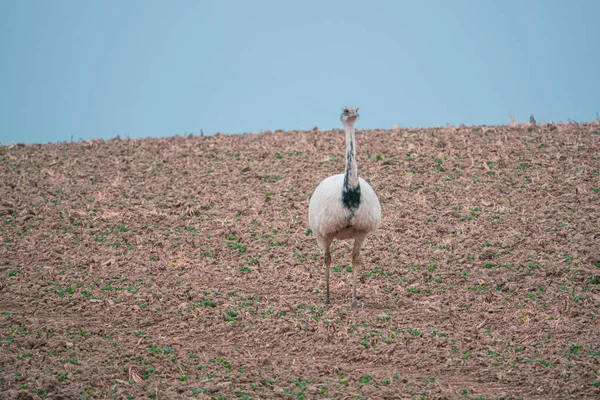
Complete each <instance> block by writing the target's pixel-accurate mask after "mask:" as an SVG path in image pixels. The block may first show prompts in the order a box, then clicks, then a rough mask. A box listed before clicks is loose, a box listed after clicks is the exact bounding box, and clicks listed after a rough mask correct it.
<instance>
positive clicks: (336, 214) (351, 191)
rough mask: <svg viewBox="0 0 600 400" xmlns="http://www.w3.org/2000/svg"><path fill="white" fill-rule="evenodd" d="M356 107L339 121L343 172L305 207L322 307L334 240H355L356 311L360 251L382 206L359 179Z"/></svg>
mask: <svg viewBox="0 0 600 400" xmlns="http://www.w3.org/2000/svg"><path fill="white" fill-rule="evenodd" d="M358 117H359V115H358V107H344V108H343V112H342V115H341V117H340V119H341V121H342V123H343V124H344V131H345V132H346V171H345V172H344V173H343V174H337V175H332V176H330V177H328V178H326V179H324V180H323V181H322V182H321V183H320V184H319V186H317V188H316V189H315V191H314V193H313V195H312V196H311V198H310V204H309V207H308V223H309V226H310V228H311V230H312V231H313V233H314V235H315V236H316V238H317V243H318V245H319V247H320V248H321V249H322V250H323V251H324V256H325V257H324V258H325V281H326V286H327V287H326V292H325V303H326V304H329V303H330V299H329V272H330V266H331V253H330V248H331V242H332V241H333V239H339V240H347V239H354V246H353V249H352V307H356V304H357V302H356V275H357V271H358V263H359V255H360V249H361V247H362V245H363V243H364V241H365V239H366V238H367V236H368V235H369V234H371V233H373V232H375V230H377V228H378V227H379V224H380V223H381V206H380V204H379V199H378V198H377V195H376V194H375V191H374V190H373V188H372V187H371V185H369V183H367V182H366V181H365V180H364V179H362V178H360V177H359V176H358V164H357V162H356V138H355V129H354V124H355V123H356V120H357V119H358Z"/></svg>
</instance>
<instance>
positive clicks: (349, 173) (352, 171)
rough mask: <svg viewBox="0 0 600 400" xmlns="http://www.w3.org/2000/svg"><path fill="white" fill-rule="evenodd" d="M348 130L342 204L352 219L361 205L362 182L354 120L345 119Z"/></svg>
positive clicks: (348, 216)
mask: <svg viewBox="0 0 600 400" xmlns="http://www.w3.org/2000/svg"><path fill="white" fill-rule="evenodd" d="M344 129H345V131H346V173H345V174H344V184H343V186H342V204H343V205H344V207H345V208H346V210H348V214H347V215H346V219H348V220H351V219H352V218H353V217H354V214H355V213H356V210H357V209H358V208H359V207H360V200H361V195H360V184H359V181H358V166H357V164H356V139H355V137H354V120H350V121H345V122H344Z"/></svg>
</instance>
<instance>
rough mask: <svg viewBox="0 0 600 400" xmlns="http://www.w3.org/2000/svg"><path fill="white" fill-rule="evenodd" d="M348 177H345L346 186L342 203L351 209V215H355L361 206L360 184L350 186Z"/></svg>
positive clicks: (343, 188)
mask: <svg viewBox="0 0 600 400" xmlns="http://www.w3.org/2000/svg"><path fill="white" fill-rule="evenodd" d="M347 179H348V178H347V177H346V178H345V179H344V186H343V187H342V204H344V207H345V208H346V209H348V211H350V217H353V216H354V213H355V212H356V210H358V207H359V206H360V184H358V185H356V187H353V188H349V187H348V185H347Z"/></svg>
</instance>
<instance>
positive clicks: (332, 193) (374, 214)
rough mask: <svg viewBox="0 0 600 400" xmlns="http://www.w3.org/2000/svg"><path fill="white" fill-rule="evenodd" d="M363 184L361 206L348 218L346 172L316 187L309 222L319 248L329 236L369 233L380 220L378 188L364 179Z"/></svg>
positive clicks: (340, 237)
mask: <svg viewBox="0 0 600 400" xmlns="http://www.w3.org/2000/svg"><path fill="white" fill-rule="evenodd" d="M358 181H359V184H360V194H361V198H360V205H359V207H358V209H357V210H356V211H355V213H354V216H352V218H350V219H348V216H349V212H348V209H347V208H346V207H344V204H343V203H342V185H343V184H344V174H337V175H333V176H330V177H328V178H325V179H324V180H323V181H322V182H321V183H320V184H319V186H317V188H316V189H315V191H314V193H313V195H312V196H311V198H310V204H309V206H308V224H309V226H310V229H311V230H312V231H313V233H314V235H315V236H316V238H317V242H318V243H319V247H321V248H322V249H323V248H324V243H325V242H324V241H325V238H327V237H333V238H337V239H340V240H344V239H351V238H353V237H354V231H358V232H363V233H365V234H367V235H368V234H370V233H372V232H374V231H375V230H377V228H378V227H379V224H380V223H381V206H380V205H379V198H377V195H376V194H375V191H374V190H373V188H372V187H371V185H369V183H368V182H367V181H365V180H364V179H363V178H358Z"/></svg>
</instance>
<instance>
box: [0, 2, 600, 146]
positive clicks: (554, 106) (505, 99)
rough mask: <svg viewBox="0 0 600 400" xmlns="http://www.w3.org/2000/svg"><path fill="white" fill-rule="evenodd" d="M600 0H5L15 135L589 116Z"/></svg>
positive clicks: (1, 19)
mask: <svg viewBox="0 0 600 400" xmlns="http://www.w3.org/2000/svg"><path fill="white" fill-rule="evenodd" d="M598 15H600V1H597V0H571V1H567V0H518V1H517V0H502V1H500V0H452V1H450V0H437V1H435V0H414V1H377V0H372V1H369V2H366V1H364V0H363V1H350V0H345V1H335V0H327V1H326V0H321V1H294V2H291V1H282V0H278V1H275V0H274V1H263V0H255V1H201V0H190V1H187V0H172V1H166V0H164V1H156V0H127V1H123V0H89V1H81V0H54V1H43V0H0V59H1V60H2V61H1V62H0V143H2V144H9V143H13V142H21V143H46V142H56V141H69V140H71V137H72V138H73V140H80V139H91V138H111V137H115V136H117V135H120V136H121V137H131V138H144V137H148V136H154V137H164V136H171V135H175V134H186V133H195V134H197V133H199V131H200V129H203V131H204V132H205V134H213V133H215V132H224V133H242V132H259V131H260V130H267V129H271V130H275V129H285V130H291V129H311V128H312V127H314V126H318V127H320V128H325V129H330V128H335V127H340V122H339V113H340V109H341V107H342V106H343V105H346V104H352V105H357V106H359V107H360V113H361V119H360V121H359V123H358V124H357V127H358V128H359V129H360V128H391V127H392V126H393V125H399V126H403V127H427V126H440V125H446V124H453V125H458V124H460V123H465V124H467V125H471V124H506V123H508V120H509V116H511V115H513V116H514V117H516V118H517V120H521V121H522V120H528V118H529V115H530V114H531V113H533V114H534V115H535V116H536V118H537V120H538V121H542V122H543V121H550V120H553V121H567V120H568V119H574V120H578V121H589V120H593V119H595V118H596V113H597V112H600V73H599V72H598V66H599V65H600V52H599V51H598V49H600V24H598V23H597V18H598Z"/></svg>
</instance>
